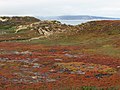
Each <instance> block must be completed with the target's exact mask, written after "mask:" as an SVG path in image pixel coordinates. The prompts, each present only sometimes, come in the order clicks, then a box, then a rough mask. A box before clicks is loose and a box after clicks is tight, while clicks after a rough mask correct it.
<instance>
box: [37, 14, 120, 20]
mask: <svg viewBox="0 0 120 90" xmlns="http://www.w3.org/2000/svg"><path fill="white" fill-rule="evenodd" d="M37 17H38V18H39V19H43V20H96V19H98V20H118V19H120V18H111V17H102V16H101V17H100V16H90V15H63V16H46V17H40V16H37Z"/></svg>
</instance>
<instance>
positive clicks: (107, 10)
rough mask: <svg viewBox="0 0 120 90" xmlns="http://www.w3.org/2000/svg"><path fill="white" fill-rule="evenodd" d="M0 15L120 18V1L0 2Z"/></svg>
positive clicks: (12, 0)
mask: <svg viewBox="0 0 120 90" xmlns="http://www.w3.org/2000/svg"><path fill="white" fill-rule="evenodd" d="M0 15H36V16H57V15H97V16H110V17H120V0H0Z"/></svg>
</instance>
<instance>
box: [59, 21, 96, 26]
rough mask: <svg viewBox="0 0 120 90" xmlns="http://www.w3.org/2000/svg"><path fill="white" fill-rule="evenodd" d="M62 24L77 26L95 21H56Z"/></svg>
mask: <svg viewBox="0 0 120 90" xmlns="http://www.w3.org/2000/svg"><path fill="white" fill-rule="evenodd" d="M58 21H60V22H61V23H62V24H67V25H78V24H81V23H85V22H89V21H96V20H58Z"/></svg>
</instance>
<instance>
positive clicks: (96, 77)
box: [0, 17, 120, 90]
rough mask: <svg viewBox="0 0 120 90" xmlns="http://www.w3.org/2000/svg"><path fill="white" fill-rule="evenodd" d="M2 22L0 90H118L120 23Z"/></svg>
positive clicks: (15, 19)
mask: <svg viewBox="0 0 120 90" xmlns="http://www.w3.org/2000/svg"><path fill="white" fill-rule="evenodd" d="M0 20H1V21H0V23H1V24H0V69H1V70H0V90H21V89H22V90H71V88H72V89H73V90H119V89H120V42H119V41H120V20H102V21H91V22H87V23H82V24H79V25H76V26H72V25H66V24H61V22H59V21H48V20H45V21H41V20H38V19H36V18H34V17H12V18H11V19H10V18H9V17H7V18H2V19H0Z"/></svg>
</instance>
